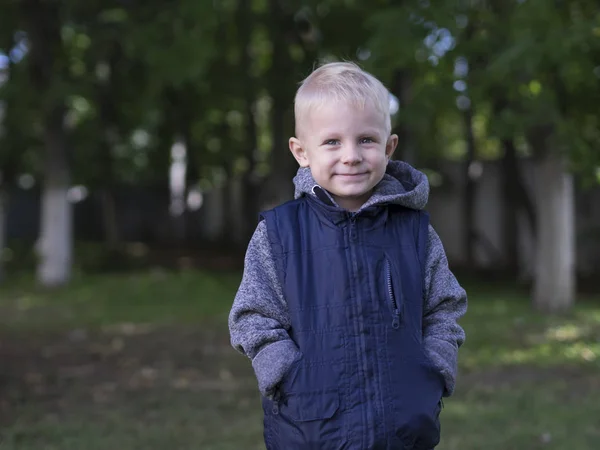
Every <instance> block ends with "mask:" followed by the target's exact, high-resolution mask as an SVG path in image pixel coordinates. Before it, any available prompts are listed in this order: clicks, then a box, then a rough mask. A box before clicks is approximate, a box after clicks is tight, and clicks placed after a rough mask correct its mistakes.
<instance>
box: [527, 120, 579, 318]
mask: <svg viewBox="0 0 600 450" xmlns="http://www.w3.org/2000/svg"><path fill="white" fill-rule="evenodd" d="M540 133H541V134H540ZM552 137H553V135H552V131H551V130H548V129H546V130H542V131H541V132H540V131H538V132H536V133H535V135H534V136H533V138H532V139H531V140H530V142H531V144H532V146H533V148H534V151H535V153H536V158H535V186H536V194H537V233H536V234H537V242H536V253H535V255H536V261H535V279H534V286H533V306H534V307H535V308H536V309H537V310H539V311H542V312H548V313H556V312H564V311H567V310H569V309H570V308H571V307H572V306H573V304H574V303H575V292H576V281H575V279H576V274H575V254H576V250H575V198H574V187H573V177H572V175H571V174H570V173H568V171H567V167H566V161H565V158H564V156H563V155H561V154H560V153H559V152H557V151H556V149H554V148H553V146H552V143H551V140H552Z"/></svg>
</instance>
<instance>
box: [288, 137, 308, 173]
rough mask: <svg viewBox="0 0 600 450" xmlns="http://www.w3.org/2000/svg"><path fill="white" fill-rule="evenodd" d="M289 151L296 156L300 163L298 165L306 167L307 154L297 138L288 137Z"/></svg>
mask: <svg viewBox="0 0 600 450" xmlns="http://www.w3.org/2000/svg"><path fill="white" fill-rule="evenodd" d="M289 145H290V151H291V152H292V155H294V158H296V161H298V164H300V167H308V155H307V154H306V150H304V147H303V146H302V142H300V140H299V139H297V138H295V137H293V138H290V144H289Z"/></svg>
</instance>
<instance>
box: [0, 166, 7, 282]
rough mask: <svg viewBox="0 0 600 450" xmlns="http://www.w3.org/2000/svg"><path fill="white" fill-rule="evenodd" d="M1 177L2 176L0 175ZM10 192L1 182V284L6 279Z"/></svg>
mask: <svg viewBox="0 0 600 450" xmlns="http://www.w3.org/2000/svg"><path fill="white" fill-rule="evenodd" d="M0 176H1V175H0ZM7 215H8V192H7V190H6V188H5V186H4V185H3V183H2V181H1V180H0V283H2V282H3V281H4V279H5V274H4V249H5V247H6V244H7V242H6V241H7V229H6V225H7Z"/></svg>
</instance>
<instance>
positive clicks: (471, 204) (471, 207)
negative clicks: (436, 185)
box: [463, 108, 477, 269]
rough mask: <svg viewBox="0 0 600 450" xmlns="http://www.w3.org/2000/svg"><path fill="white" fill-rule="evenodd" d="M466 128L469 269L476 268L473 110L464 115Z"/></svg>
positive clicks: (465, 206) (464, 211) (465, 199)
mask: <svg viewBox="0 0 600 450" xmlns="http://www.w3.org/2000/svg"><path fill="white" fill-rule="evenodd" d="M463 118H464V126H465V133H466V138H467V158H466V161H465V164H464V175H465V197H464V207H463V221H464V243H465V254H466V255H467V267H468V268H469V269H473V268H475V240H476V232H475V195H476V193H477V192H476V188H477V186H476V184H477V183H476V181H475V180H474V178H473V174H472V167H473V164H474V163H475V158H476V153H477V152H476V148H475V136H474V134H473V110H472V109H471V108H469V109H467V110H466V111H465V112H464V114H463Z"/></svg>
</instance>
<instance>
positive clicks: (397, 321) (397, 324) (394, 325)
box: [392, 310, 400, 330]
mask: <svg viewBox="0 0 600 450" xmlns="http://www.w3.org/2000/svg"><path fill="white" fill-rule="evenodd" d="M392 328H393V329H395V330H397V329H398V328H400V313H399V312H398V310H395V311H394V318H393V320H392Z"/></svg>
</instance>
